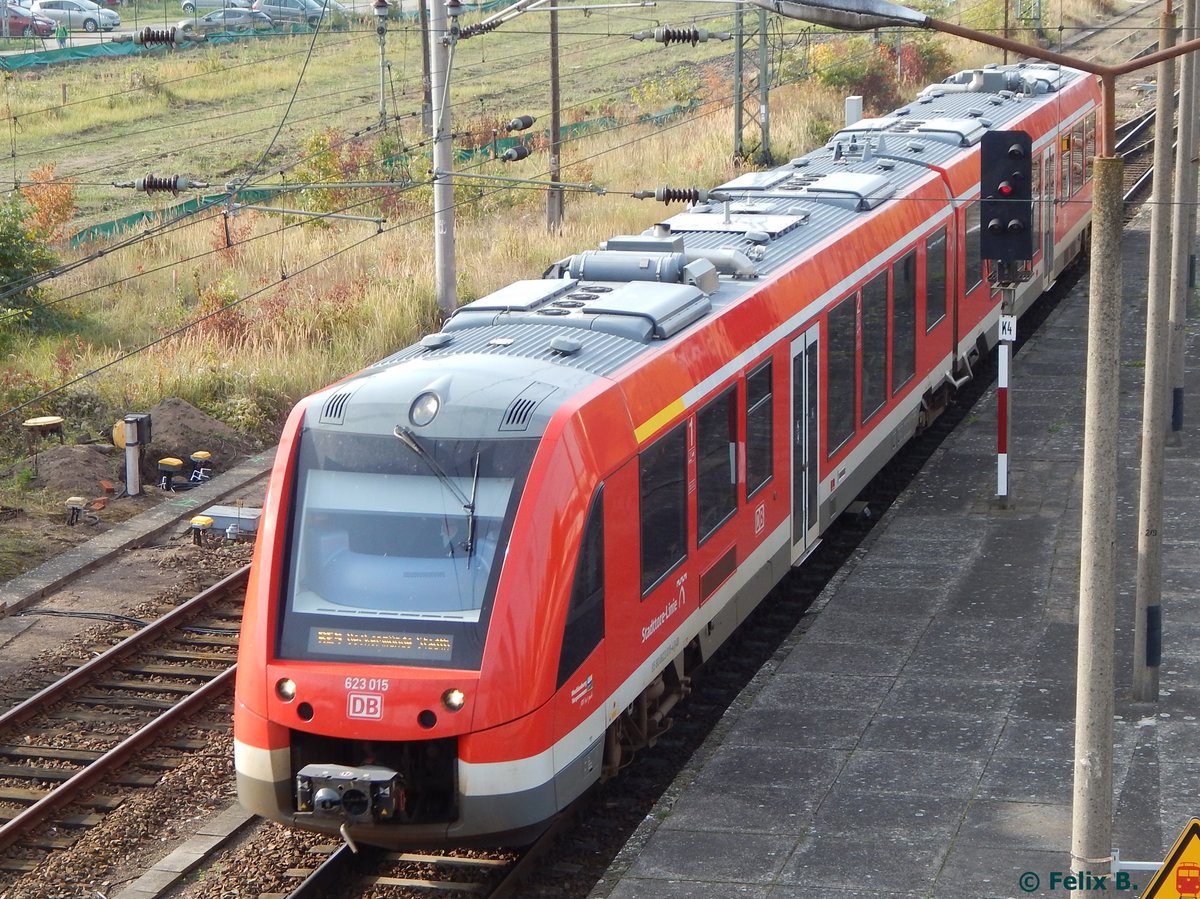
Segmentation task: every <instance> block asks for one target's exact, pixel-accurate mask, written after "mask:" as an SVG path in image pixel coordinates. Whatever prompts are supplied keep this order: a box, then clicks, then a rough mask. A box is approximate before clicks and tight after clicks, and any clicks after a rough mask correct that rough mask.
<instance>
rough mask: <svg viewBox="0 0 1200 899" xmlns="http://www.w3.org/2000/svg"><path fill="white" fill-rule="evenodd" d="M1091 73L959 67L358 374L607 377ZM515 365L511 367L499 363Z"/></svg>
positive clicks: (482, 305) (492, 299)
mask: <svg viewBox="0 0 1200 899" xmlns="http://www.w3.org/2000/svg"><path fill="white" fill-rule="evenodd" d="M1086 77H1089V76H1087V75H1085V74H1084V73H1082V72H1079V71H1077V70H1073V69H1067V68H1063V67H1060V66H1057V65H1052V64H1047V63H1020V64H1016V65H1011V66H1003V67H996V66H994V67H989V68H986V69H981V70H974V71H966V72H960V73H958V74H957V75H954V76H951V77H950V78H947V79H946V81H944V82H942V83H939V84H935V85H931V86H929V87H927V88H926V89H925V90H924V91H922V92H921V94H920V95H919V96H918V98H917V99H916V100H914V101H912V102H910V103H908V104H906V105H904V106H902V107H900V108H899V109H897V110H895V111H894V112H892V113H891V114H889V115H887V116H882V117H877V118H869V119H863V120H860V121H858V122H855V123H853V124H852V125H849V126H847V127H845V128H843V129H841V130H840V131H838V132H837V133H836V134H835V135H834V136H833V137H832V138H831V139H830V140H829V141H828V142H827V143H826V144H825V145H824V146H822V147H820V148H818V149H816V150H813V151H812V152H809V153H806V154H805V155H803V156H800V157H798V158H796V159H793V160H791V161H790V162H788V163H786V164H785V165H782V166H779V167H777V168H773V169H770V170H767V171H756V172H747V173H746V174H743V175H740V176H738V177H737V178H734V179H733V180H731V181H728V182H726V183H725V184H722V185H720V186H719V187H718V188H716V189H715V190H712V191H708V192H700V191H697V192H694V194H693V192H689V191H684V192H667V193H668V195H670V194H673V193H674V194H678V193H683V194H693V198H694V199H695V202H694V203H693V204H692V205H691V207H690V208H689V209H687V210H686V211H685V212H681V213H679V214H677V215H674V216H672V217H670V218H668V219H666V220H664V221H663V222H660V223H659V224H657V225H655V226H654V227H653V228H652V229H650V230H649V231H647V232H646V233H644V234H642V235H634V236H624V237H615V238H612V239H610V240H608V241H607V242H605V243H604V244H603V245H602V247H601V248H600V249H599V250H590V251H585V252H582V253H578V254H576V255H574V256H571V257H569V258H567V259H564V260H560V261H559V262H557V263H555V264H554V265H553V266H551V267H550V269H549V270H548V271H547V272H546V273H545V275H544V276H543V278H541V279H533V280H523V281H517V282H515V283H513V284H510V285H508V286H506V287H503V288H501V289H500V290H498V291H496V292H494V293H492V294H489V295H488V296H485V297H482V298H480V299H478V300H475V301H474V302H471V303H467V304H465V305H464V306H462V307H460V308H459V309H458V310H457V311H456V312H455V313H454V314H453V316H451V318H450V319H449V320H447V322H446V323H445V324H444V325H443V328H442V330H441V331H439V332H438V333H435V334H429V335H426V336H425V337H424V338H422V340H421V341H419V342H418V343H417V344H414V345H413V346H410V347H408V348H406V349H404V350H401V351H399V352H397V353H395V354H394V355H392V356H390V357H388V358H386V359H383V360H380V361H379V362H378V363H376V364H375V365H374V366H372V367H371V368H369V369H367V370H366V371H365V372H363V373H362V375H364V376H366V375H370V374H372V373H379V372H380V370H381V369H387V368H391V367H394V366H401V367H403V366H402V364H403V363H410V362H415V361H418V360H420V361H423V362H430V363H435V364H436V363H437V362H438V361H439V360H444V359H447V358H450V357H458V358H459V359H460V360H462V361H464V362H465V361H466V357H470V359H471V360H472V361H471V362H470V363H469V367H470V368H472V369H475V370H478V368H479V366H480V365H481V364H482V365H484V366H486V365H487V362H486V361H485V360H486V357H489V356H490V357H497V356H503V357H510V358H515V359H525V360H527V361H528V362H529V365H530V371H531V372H533V371H536V370H539V369H541V368H542V367H544V366H545V365H548V364H551V365H555V366H565V367H568V368H572V369H576V370H577V371H576V372H575V374H574V375H572V376H571V378H570V379H569V380H571V381H573V382H574V383H576V384H577V385H578V384H579V383H581V382H580V380H579V378H580V377H581V376H582V377H583V381H586V380H587V379H588V376H589V375H590V376H595V377H606V376H609V375H611V374H612V373H614V372H615V371H617V370H618V369H620V368H621V367H622V366H624V365H625V364H627V363H629V362H630V361H632V360H633V359H635V358H636V357H638V356H639V355H641V354H643V353H646V352H648V351H651V350H652V349H653V348H654V347H655V346H661V345H662V342H663V341H669V340H670V339H671V338H672V337H674V336H675V335H678V334H681V333H687V332H688V330H689V327H690V326H691V325H693V324H694V323H696V322H697V321H700V320H701V319H703V318H705V317H706V316H708V315H710V314H711V313H712V312H714V311H716V310H719V309H721V308H723V307H725V306H728V305H730V304H732V303H735V302H736V301H737V300H738V299H740V298H741V297H743V296H745V295H746V293H748V292H749V291H751V290H753V289H754V288H755V285H756V284H758V283H761V281H762V279H764V278H767V277H770V276H771V274H772V273H773V272H775V271H777V270H780V269H781V268H782V267H783V266H784V265H786V264H787V263H788V262H790V261H792V260H795V259H796V258H799V257H803V256H804V255H805V254H806V253H807V252H809V251H811V250H814V249H815V248H817V247H818V245H820V244H821V243H822V242H824V241H827V240H828V239H829V238H830V237H831V235H834V234H836V233H839V232H840V231H842V230H843V229H845V228H847V227H849V226H851V225H852V224H853V223H855V222H856V221H861V220H862V218H863V217H864V216H866V215H869V214H871V213H873V212H875V211H876V210H887V209H888V208H889V203H891V202H892V201H893V199H894V198H896V197H898V196H905V195H907V194H909V193H911V192H912V191H914V190H916V189H918V188H919V185H920V182H922V181H925V180H930V181H932V180H933V179H934V178H939V177H940V175H939V174H938V173H939V172H940V171H942V170H944V167H945V166H947V165H948V164H950V163H951V162H953V160H954V159H955V158H956V157H957V156H959V155H960V154H961V153H962V152H963V150H964V148H970V147H973V146H975V145H976V144H978V143H979V141H980V140H981V138H982V136H983V135H984V134H985V133H986V132H987V131H988V130H990V129H995V128H1000V129H1003V128H1006V127H1012V123H1014V122H1016V121H1018V120H1020V119H1022V118H1023V117H1025V116H1026V115H1028V114H1029V113H1030V112H1032V111H1034V110H1036V109H1037V108H1040V107H1041V106H1044V105H1046V104H1048V103H1052V102H1054V98H1055V95H1056V94H1057V93H1058V92H1059V91H1061V90H1062V89H1064V88H1065V87H1066V86H1067V85H1069V84H1071V83H1073V82H1075V81H1077V80H1078V79H1081V78H1086ZM504 368H505V369H506V370H511V368H510V365H508V364H506V365H505V366H504Z"/></svg>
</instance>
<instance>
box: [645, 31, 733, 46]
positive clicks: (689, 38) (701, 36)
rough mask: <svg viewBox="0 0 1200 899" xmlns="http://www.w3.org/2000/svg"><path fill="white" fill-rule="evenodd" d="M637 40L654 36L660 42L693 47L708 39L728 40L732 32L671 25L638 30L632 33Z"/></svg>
mask: <svg viewBox="0 0 1200 899" xmlns="http://www.w3.org/2000/svg"><path fill="white" fill-rule="evenodd" d="M630 36H631V37H632V38H633V39H634V40H635V41H644V40H646V39H647V38H653V39H654V40H655V41H657V42H658V43H660V44H663V45H664V46H665V45H668V44H691V45H692V46H693V47H694V46H696V44H699V43H702V42H704V41H707V40H708V39H709V38H713V39H715V40H718V41H727V40H729V38H730V34H729V33H728V32H724V31H712V32H710V31H708V30H706V29H704V28H694V27H693V28H671V27H669V26H667V27H663V28H655V29H654V30H653V31H637V32H634V33H633V34H632V35H630Z"/></svg>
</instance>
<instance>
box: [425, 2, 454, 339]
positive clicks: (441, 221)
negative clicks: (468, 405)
mask: <svg viewBox="0 0 1200 899" xmlns="http://www.w3.org/2000/svg"><path fill="white" fill-rule="evenodd" d="M447 18H448V17H447V15H446V5H445V4H444V3H443V2H441V0H433V6H432V9H431V10H430V13H429V54H430V55H429V87H430V95H431V98H432V101H433V170H434V175H433V232H434V233H433V266H434V272H433V276H434V284H435V290H436V292H437V305H438V311H439V312H441V314H442V318H443V319H446V318H449V317H450V315H451V314H452V313H453V312H454V310H455V308H456V307H457V306H458V298H457V290H456V285H455V278H456V273H455V267H454V181H453V178H452V176H451V174H450V173H451V172H452V171H453V169H454V146H453V132H452V131H451V128H450V48H451V46H452V44H453V40H454V35H453V34H452V33H451V32H450V30H449V28H448V27H447V24H446V22H447ZM455 24H457V23H455Z"/></svg>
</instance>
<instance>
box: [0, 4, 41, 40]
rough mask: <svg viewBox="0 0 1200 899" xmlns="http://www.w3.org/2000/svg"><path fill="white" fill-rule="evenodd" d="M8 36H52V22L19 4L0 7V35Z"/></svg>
mask: <svg viewBox="0 0 1200 899" xmlns="http://www.w3.org/2000/svg"><path fill="white" fill-rule="evenodd" d="M5 34H7V35H8V36H9V37H17V36H24V37H53V36H54V23H53V22H52V21H50V20H49V19H47V18H46V17H45V16H42V15H38V14H37V13H35V12H33V11H32V10H29V9H24V8H22V7H20V6H8V7H0V35H5Z"/></svg>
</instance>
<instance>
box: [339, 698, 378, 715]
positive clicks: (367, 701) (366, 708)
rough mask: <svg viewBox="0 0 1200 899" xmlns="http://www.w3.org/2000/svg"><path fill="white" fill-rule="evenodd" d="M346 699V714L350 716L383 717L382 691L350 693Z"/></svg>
mask: <svg viewBox="0 0 1200 899" xmlns="http://www.w3.org/2000/svg"><path fill="white" fill-rule="evenodd" d="M346 700H347V708H346V716H347V717H349V718H382V717H383V695H382V694H380V693H350V694H347V696H346Z"/></svg>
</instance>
